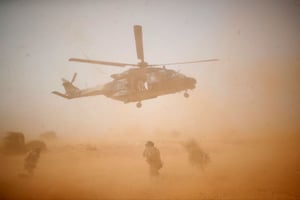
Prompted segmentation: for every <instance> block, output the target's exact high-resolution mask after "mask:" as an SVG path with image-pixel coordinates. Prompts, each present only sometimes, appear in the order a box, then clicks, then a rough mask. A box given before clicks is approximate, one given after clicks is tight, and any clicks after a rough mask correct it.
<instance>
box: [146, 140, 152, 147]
mask: <svg viewBox="0 0 300 200" xmlns="http://www.w3.org/2000/svg"><path fill="white" fill-rule="evenodd" d="M146 146H147V147H153V146H154V143H153V142H152V141H148V142H147V143H146Z"/></svg>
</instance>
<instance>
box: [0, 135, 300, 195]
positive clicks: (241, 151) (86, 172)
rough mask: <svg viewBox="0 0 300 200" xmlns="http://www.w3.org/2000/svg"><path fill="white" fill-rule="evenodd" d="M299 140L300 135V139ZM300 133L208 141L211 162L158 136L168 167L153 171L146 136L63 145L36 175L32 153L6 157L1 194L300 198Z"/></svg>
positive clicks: (45, 157) (205, 143)
mask: <svg viewBox="0 0 300 200" xmlns="http://www.w3.org/2000/svg"><path fill="white" fill-rule="evenodd" d="M296 139H299V138H298V137H297V138H296ZM296 139H295V138H290V139H289V140H282V139H280V138H277V139H274V138H271V139H270V138H268V137H265V138H258V139H255V140H253V139H252V140H251V139H241V138H240V139H235V140H223V139H206V140H202V142H201V146H202V148H203V149H205V151H206V152H207V153H208V154H209V155H210V157H211V162H210V163H209V164H208V165H207V166H206V168H205V169H204V170H201V169H199V168H197V167H194V166H192V165H191V164H190V163H189V160H188V155H187V152H186V151H185V149H184V148H183V146H182V144H181V143H180V142H178V141H167V140H164V141H157V142H156V146H157V147H158V148H159V149H160V151H161V156H162V160H163V162H164V166H163V168H162V170H161V171H160V173H161V174H160V176H159V177H158V178H151V177H149V175H148V168H147V163H146V162H145V161H144V159H143V157H142V152H143V149H144V141H143V140H140V142H137V143H132V144H131V143H130V142H128V141H127V142H124V141H109V142H105V141H103V140H102V141H101V142H97V141H95V143H94V144H91V145H92V146H93V147H96V150H95V149H90V148H88V147H87V145H86V144H79V143H72V144H55V145H51V146H49V150H48V151H47V152H44V153H42V154H41V157H40V160H39V163H38V167H37V169H36V171H35V173H34V175H33V176H32V177H30V178H21V177H19V176H18V174H19V173H22V172H23V160H24V155H18V156H6V155H1V156H0V163H1V171H0V199H1V200H2V199H3V200H5V199H211V200H214V199H300V190H299V186H300V150H299V149H300V148H299V141H297V140H296Z"/></svg>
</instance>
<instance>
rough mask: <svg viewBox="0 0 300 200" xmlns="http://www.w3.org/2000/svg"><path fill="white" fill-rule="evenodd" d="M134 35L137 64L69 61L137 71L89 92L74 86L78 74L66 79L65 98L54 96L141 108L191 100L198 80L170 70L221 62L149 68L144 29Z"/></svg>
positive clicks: (118, 76) (138, 29)
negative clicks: (171, 98)
mask: <svg viewBox="0 0 300 200" xmlns="http://www.w3.org/2000/svg"><path fill="white" fill-rule="evenodd" d="M133 31H134V36H135V45H136V53H137V58H138V59H139V62H138V63H137V64H131V63H121V62H110V61H99V60H89V59H80V58H70V59H69V61H72V62H82V63H90V64H100V65H108V66H115V67H127V66H131V67H133V68H130V69H128V70H127V71H124V72H122V73H119V74H112V75H111V78H112V79H113V80H112V81H111V82H108V83H106V84H105V85H103V86H96V87H91V88H86V89H79V88H78V87H76V86H74V85H73V82H74V81H75V79H76V77H77V73H74V75H73V78H72V79H71V81H69V80H66V79H64V78H62V82H63V87H64V89H65V94H63V93H61V92H57V91H53V92H52V93H53V94H55V95H58V96H61V97H63V98H66V99H74V98H80V97H87V96H96V95H104V96H106V97H108V98H111V99H114V100H118V101H122V102H124V103H130V102H136V107H138V108H140V107H141V106H142V103H141V102H142V101H143V100H146V99H153V98H156V97H158V96H162V95H167V94H173V93H177V92H181V91H184V97H186V98H188V97H189V94H188V90H192V89H194V88H195V87H196V83H197V81H196V79H195V78H192V77H188V76H185V75H184V74H182V73H179V72H178V71H175V70H172V69H167V68H166V66H167V65H176V64H190V63H201V62H212V61H218V59H206V60H198V61H188V62H174V63H165V64H148V63H147V62H145V60H144V49H143V35H142V26H140V25H134V26H133Z"/></svg>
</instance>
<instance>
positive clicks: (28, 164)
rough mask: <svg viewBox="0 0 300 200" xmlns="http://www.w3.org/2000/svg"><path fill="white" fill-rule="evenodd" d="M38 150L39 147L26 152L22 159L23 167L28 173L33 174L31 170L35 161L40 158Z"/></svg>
mask: <svg viewBox="0 0 300 200" xmlns="http://www.w3.org/2000/svg"><path fill="white" fill-rule="evenodd" d="M40 152H41V149H40V148H35V149H33V150H31V151H30V152H29V153H28V154H27V156H26V158H25V160H24V169H25V170H26V171H27V172H28V175H32V174H33V171H34V169H35V168H36V165H37V162H38V160H39V158H40Z"/></svg>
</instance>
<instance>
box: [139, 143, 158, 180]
mask: <svg viewBox="0 0 300 200" xmlns="http://www.w3.org/2000/svg"><path fill="white" fill-rule="evenodd" d="M143 156H144V157H145V158H146V161H147V163H148V164H149V169H150V175H151V176H158V174H159V172H158V170H160V169H161V168H162V166H163V164H162V161H161V159H160V153H159V150H158V149H157V148H156V147H155V146H154V143H153V142H151V141H148V142H147V143H146V144H145V150H144V153H143Z"/></svg>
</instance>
